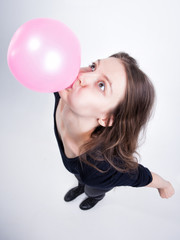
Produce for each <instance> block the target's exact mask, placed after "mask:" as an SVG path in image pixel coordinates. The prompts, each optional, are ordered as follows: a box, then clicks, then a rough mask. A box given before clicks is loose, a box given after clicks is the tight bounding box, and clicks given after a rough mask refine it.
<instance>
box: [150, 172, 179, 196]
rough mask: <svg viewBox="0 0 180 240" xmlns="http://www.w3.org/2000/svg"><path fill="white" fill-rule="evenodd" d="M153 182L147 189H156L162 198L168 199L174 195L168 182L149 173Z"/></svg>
mask: <svg viewBox="0 0 180 240" xmlns="http://www.w3.org/2000/svg"><path fill="white" fill-rule="evenodd" d="M151 174H152V177H153V180H152V182H151V183H150V184H148V185H147V187H152V188H157V190H158V191H159V194H160V196H161V197H162V198H170V197H172V196H173V195H174V193H175V191H174V188H173V186H172V185H171V183H170V182H168V181H166V180H164V179H163V178H162V177H160V176H159V175H158V174H156V173H153V172H151Z"/></svg>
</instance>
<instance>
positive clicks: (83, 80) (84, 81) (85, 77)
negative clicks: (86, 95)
mask: <svg viewBox="0 0 180 240" xmlns="http://www.w3.org/2000/svg"><path fill="white" fill-rule="evenodd" d="M78 79H79V84H80V85H81V86H82V87H85V86H87V85H88V84H90V82H92V78H91V76H90V74H89V73H87V72H86V73H84V72H80V73H79V75H78Z"/></svg>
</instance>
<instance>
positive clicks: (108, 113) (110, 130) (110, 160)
mask: <svg viewBox="0 0 180 240" xmlns="http://www.w3.org/2000/svg"><path fill="white" fill-rule="evenodd" d="M54 95H55V109H54V130H55V135H56V139H57V142H58V146H59V149H60V153H61V155H62V160H63V163H64V165H65V167H66V168H67V170H68V171H70V172H71V173H73V174H74V175H75V177H76V178H77V180H78V186H77V187H74V188H72V189H71V190H69V191H68V192H67V193H66V195H65V197H64V200H65V201H66V202H68V201H72V200H73V199H75V198H76V197H77V196H79V195H80V194H82V193H83V192H85V194H86V195H87V196H88V197H87V198H86V199H85V200H84V201H83V202H82V203H81V204H80V208H81V209H82V210H88V209H90V208H92V207H94V206H95V205H96V204H97V203H98V202H99V201H100V200H102V199H103V198H104V196H105V193H106V192H108V191H110V190H111V189H113V188H114V187H117V186H132V187H143V186H148V187H153V188H157V189H158V191H159V194H160V196H161V197H162V198H169V197H171V196H172V195H173V194H174V189H173V186H172V185H171V183H170V182H168V181H166V180H164V179H163V178H162V177H160V176H159V175H157V174H155V173H152V172H150V171H149V169H147V168H145V167H144V166H142V165H141V164H138V162H137V159H136V157H135V155H134V154H135V153H136V149H137V146H138V136H139V133H140V131H141V130H142V129H143V128H144V127H145V125H146V123H147V121H148V119H149V117H150V114H151V111H152V106H153V102H154V97H155V93H154V88H153V85H152V83H151V82H150V80H149V79H148V77H147V76H146V75H145V73H143V72H142V71H141V70H140V69H139V67H138V65H137V62H136V60H135V59H134V58H132V57H130V56H129V55H128V54H127V53H123V52H120V53H117V54H114V55H112V56H110V57H109V58H106V59H101V60H97V61H96V62H93V63H92V65H90V66H89V67H85V68H81V69H80V72H79V75H78V77H77V79H76V81H75V82H74V83H73V84H72V85H71V86H70V87H69V88H67V89H65V90H62V91H60V92H59V93H58V92H56V93H54Z"/></svg>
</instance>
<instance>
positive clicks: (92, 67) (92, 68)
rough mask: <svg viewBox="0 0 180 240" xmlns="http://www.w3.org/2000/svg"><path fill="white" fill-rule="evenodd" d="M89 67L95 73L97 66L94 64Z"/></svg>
mask: <svg viewBox="0 0 180 240" xmlns="http://www.w3.org/2000/svg"><path fill="white" fill-rule="evenodd" d="M89 67H90V68H91V70H92V71H93V72H94V71H95V70H96V64H95V63H94V62H93V63H92V64H91V65H89Z"/></svg>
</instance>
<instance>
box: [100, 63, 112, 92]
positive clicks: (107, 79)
mask: <svg viewBox="0 0 180 240" xmlns="http://www.w3.org/2000/svg"><path fill="white" fill-rule="evenodd" d="M97 62H98V67H99V65H100V63H101V60H100V59H98V60H97ZM102 76H103V77H104V78H105V79H106V81H107V82H108V83H109V85H110V89H111V94H112V82H111V81H110V80H109V78H108V77H107V76H106V75H105V74H104V73H102Z"/></svg>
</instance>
